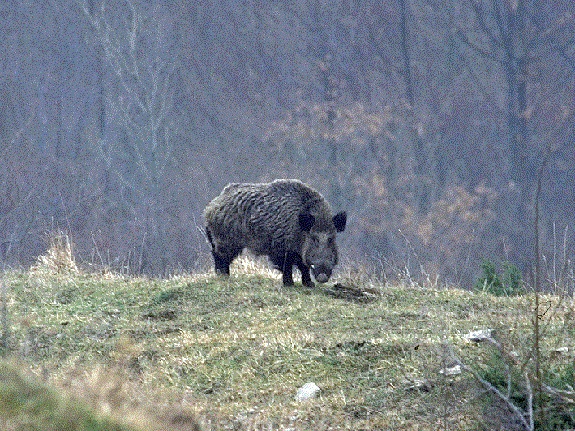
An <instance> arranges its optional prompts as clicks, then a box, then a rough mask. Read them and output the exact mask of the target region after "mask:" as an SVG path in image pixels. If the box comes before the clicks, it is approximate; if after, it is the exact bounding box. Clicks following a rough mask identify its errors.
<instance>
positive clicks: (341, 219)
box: [333, 211, 347, 232]
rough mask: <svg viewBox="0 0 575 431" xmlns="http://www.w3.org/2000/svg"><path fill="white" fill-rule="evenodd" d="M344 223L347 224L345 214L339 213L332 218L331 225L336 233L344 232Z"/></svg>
mask: <svg viewBox="0 0 575 431" xmlns="http://www.w3.org/2000/svg"><path fill="white" fill-rule="evenodd" d="M346 222H347V214H346V212H345V211H342V212H339V213H337V214H336V215H334V216H333V224H334V226H335V230H336V231H337V232H343V231H344V230H345V224H346Z"/></svg>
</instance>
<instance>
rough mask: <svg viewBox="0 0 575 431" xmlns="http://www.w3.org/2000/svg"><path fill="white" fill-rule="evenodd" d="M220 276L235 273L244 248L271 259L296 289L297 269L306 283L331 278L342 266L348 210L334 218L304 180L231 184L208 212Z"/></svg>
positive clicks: (216, 264) (322, 281)
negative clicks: (340, 243) (340, 242)
mask: <svg viewBox="0 0 575 431" xmlns="http://www.w3.org/2000/svg"><path fill="white" fill-rule="evenodd" d="M204 217H205V219H206V233H207V237H208V240H209V242H210V244H211V247H212V255H213V258H214V266H215V270H216V273H218V274H223V275H229V273H230V264H231V263H232V261H233V260H234V259H235V258H236V257H237V256H238V255H239V254H240V253H241V252H242V250H243V249H244V248H247V249H249V250H251V251H252V252H253V253H255V254H256V255H267V256H268V257H269V259H270V261H271V262H272V264H273V265H274V266H275V267H276V268H277V269H279V270H280V271H281V272H282V273H283V284H284V285H286V286H291V285H293V275H292V271H293V266H294V265H295V266H297V267H298V269H299V270H300V272H301V277H302V283H303V284H304V285H305V286H308V287H313V286H314V283H313V281H312V279H311V276H310V270H311V274H312V275H313V277H314V278H315V280H316V281H317V282H319V283H325V282H326V281H328V280H329V278H330V276H331V274H332V271H333V269H334V267H335V266H336V265H337V262H338V249H337V244H336V233H337V232H343V231H344V230H345V226H346V222H347V215H346V213H345V212H344V211H342V212H339V213H337V214H336V215H333V214H332V210H331V207H330V205H329V204H328V203H327V201H326V200H325V199H324V198H323V196H322V195H321V194H320V193H319V192H317V191H316V190H314V189H313V188H311V187H310V186H308V185H306V184H304V183H302V182H301V181H299V180H284V179H282V180H275V181H273V182H271V183H259V184H251V183H246V184H238V183H232V184H228V185H227V186H226V187H225V188H224V189H223V190H222V192H221V194H220V195H219V196H217V197H216V198H215V199H214V200H212V201H211V202H210V203H209V204H208V205H207V207H206V209H205V210H204Z"/></svg>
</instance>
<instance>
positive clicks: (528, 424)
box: [450, 351, 534, 431]
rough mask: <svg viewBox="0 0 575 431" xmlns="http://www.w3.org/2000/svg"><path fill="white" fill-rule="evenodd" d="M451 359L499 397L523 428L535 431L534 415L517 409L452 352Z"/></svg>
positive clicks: (509, 400) (507, 398) (506, 397)
mask: <svg viewBox="0 0 575 431" xmlns="http://www.w3.org/2000/svg"><path fill="white" fill-rule="evenodd" d="M450 353H451V357H452V359H453V361H454V362H455V364H457V365H459V366H460V367H461V369H463V370H465V371H467V372H468V373H470V374H472V375H473V377H474V378H475V379H476V380H477V381H478V382H479V383H481V384H482V385H483V387H484V388H485V389H487V390H488V391H489V392H492V393H493V394H495V395H497V397H498V398H499V399H500V400H501V401H503V402H504V403H505V404H506V405H507V407H509V409H510V410H511V411H512V412H513V413H514V414H515V416H517V418H518V419H519V421H520V422H521V425H523V427H524V428H525V429H526V430H528V431H533V430H534V428H533V426H532V425H531V423H532V418H531V417H532V415H530V414H529V413H528V412H525V411H523V410H522V409H521V408H520V407H517V406H516V405H515V404H514V403H513V401H511V399H510V398H509V397H508V396H506V395H505V394H504V393H502V392H501V391H500V390H499V389H497V388H496V387H495V386H493V385H492V384H491V383H490V382H488V381H487V380H485V379H484V378H483V377H481V376H480V375H479V374H478V373H477V372H476V371H475V370H474V369H473V368H471V367H469V366H467V365H466V364H464V363H463V362H462V361H461V360H460V359H459V358H458V357H456V356H455V355H454V354H453V352H452V351H451V352H450ZM526 416H530V420H529V422H528V421H527V419H525V417H526Z"/></svg>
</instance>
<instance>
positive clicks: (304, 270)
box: [296, 256, 315, 287]
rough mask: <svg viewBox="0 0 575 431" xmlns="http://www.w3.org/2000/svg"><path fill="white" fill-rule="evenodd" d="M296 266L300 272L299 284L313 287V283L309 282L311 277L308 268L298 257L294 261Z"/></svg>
mask: <svg viewBox="0 0 575 431" xmlns="http://www.w3.org/2000/svg"><path fill="white" fill-rule="evenodd" d="M296 265H297V267H298V269H299V271H300V272H301V284H303V285H304V286H306V287H315V284H314V282H313V281H311V277H310V275H309V266H307V265H306V264H305V263H303V260H302V259H301V257H299V256H298V259H297V260H296Z"/></svg>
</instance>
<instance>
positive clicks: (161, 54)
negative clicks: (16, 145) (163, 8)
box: [78, 0, 175, 271]
mask: <svg viewBox="0 0 575 431" xmlns="http://www.w3.org/2000/svg"><path fill="white" fill-rule="evenodd" d="M91 3H92V4H89V3H88V2H87V1H84V0H78V4H79V6H80V8H81V10H82V12H83V13H84V15H85V16H86V18H87V19H88V20H89V22H90V24H91V26H92V28H93V30H94V34H95V36H96V38H97V41H98V43H99V44H100V46H101V49H102V51H103V54H104V59H105V61H106V63H107V64H108V66H109V67H110V70H111V71H112V73H113V76H114V79H115V82H114V83H113V84H114V85H115V90H116V91H115V92H114V93H112V92H111V91H110V92H108V95H107V96H108V97H107V103H108V104H109V106H110V110H111V115H110V116H107V117H106V118H107V119H108V118H110V117H112V118H113V119H115V120H116V121H117V122H118V125H120V126H121V127H122V131H123V133H124V136H125V139H123V141H125V142H122V139H121V138H120V139H110V138H104V139H102V140H101V141H100V142H99V153H100V156H101V159H102V160H103V161H104V163H105V165H106V166H107V167H108V169H110V170H111V172H112V173H113V175H115V176H116V179H117V180H118V182H119V185H120V186H121V187H123V188H125V189H126V190H127V191H128V195H129V196H131V199H130V200H131V204H132V208H131V209H130V210H131V211H132V212H133V213H134V216H135V217H138V218H140V219H144V220H145V221H144V233H143V238H142V242H143V244H144V246H143V247H142V253H141V255H140V263H139V264H138V266H139V267H140V268H139V269H140V270H145V269H146V266H147V265H151V263H150V262H147V259H146V258H145V256H146V254H147V253H149V252H150V251H151V250H150V248H151V249H155V250H156V251H158V252H157V253H153V254H154V255H155V257H158V256H162V255H163V254H162V253H161V249H162V244H163V242H164V241H165V235H164V234H163V227H162V226H163V223H162V213H163V210H164V208H163V199H162V194H163V187H164V186H165V184H166V174H167V169H168V167H169V165H170V163H171V162H172V160H173V158H172V151H173V145H172V136H173V132H174V129H175V124H174V121H173V119H172V118H171V117H170V114H171V113H172V108H173V98H174V89H173V87H172V77H173V72H174V60H173V59H174V57H175V55H174V54H173V53H171V52H170V40H169V37H170V32H169V28H166V24H165V22H164V21H162V19H161V13H160V11H159V10H158V8H157V7H156V9H154V10H153V11H148V10H146V8H145V7H144V6H143V5H137V4H136V3H135V2H134V1H132V0H126V1H125V2H123V4H117V3H113V5H114V6H111V5H108V4H107V3H106V1H102V2H101V4H100V6H99V7H94V5H93V2H91ZM160 261H161V259H160ZM165 265H166V262H164V263H161V268H156V269H160V270H161V271H163V270H165Z"/></svg>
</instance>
